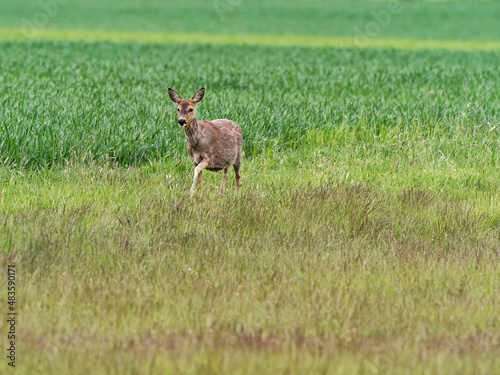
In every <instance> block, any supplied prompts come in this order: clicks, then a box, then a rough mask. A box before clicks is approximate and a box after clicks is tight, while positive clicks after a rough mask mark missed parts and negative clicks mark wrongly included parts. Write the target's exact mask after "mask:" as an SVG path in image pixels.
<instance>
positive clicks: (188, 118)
mask: <svg viewBox="0 0 500 375" xmlns="http://www.w3.org/2000/svg"><path fill="white" fill-rule="evenodd" d="M204 95H205V88H204V87H202V88H201V89H200V90H199V91H198V92H197V93H196V94H194V96H193V97H192V98H191V99H190V100H187V99H182V98H181V96H180V95H179V94H178V93H176V92H175V91H174V90H172V89H170V88H169V89H168V96H170V99H171V100H172V101H173V102H174V103H176V104H177V115H178V116H179V125H180V126H182V127H184V126H188V127H189V126H190V125H191V124H192V123H193V122H194V121H195V120H196V114H195V112H194V110H195V108H196V104H198V103H199V102H201V100H202V99H203V96H204Z"/></svg>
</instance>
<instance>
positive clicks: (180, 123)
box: [179, 118, 186, 126]
mask: <svg viewBox="0 0 500 375" xmlns="http://www.w3.org/2000/svg"><path fill="white" fill-rule="evenodd" d="M179 125H181V126H184V125H186V119H183V118H180V119H179Z"/></svg>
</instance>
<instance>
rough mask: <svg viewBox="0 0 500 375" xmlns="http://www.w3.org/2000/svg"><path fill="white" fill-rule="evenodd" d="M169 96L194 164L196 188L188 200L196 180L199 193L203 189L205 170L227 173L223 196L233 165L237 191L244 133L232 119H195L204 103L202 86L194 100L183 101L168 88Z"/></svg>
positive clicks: (223, 181)
mask: <svg viewBox="0 0 500 375" xmlns="http://www.w3.org/2000/svg"><path fill="white" fill-rule="evenodd" d="M168 95H169V96H170V99H172V101H173V102H174V103H176V104H177V114H178V116H179V125H180V126H182V127H184V132H185V133H186V141H187V152H188V154H189V156H191V159H193V162H194V165H195V166H196V167H195V169H194V178H193V185H192V186H191V190H190V192H189V199H192V198H193V197H194V194H195V187H196V180H198V187H199V189H200V192H201V191H202V188H203V170H204V169H207V170H209V171H212V172H217V171H220V170H224V175H223V177H222V186H221V187H220V192H221V194H224V188H225V183H226V176H227V170H228V169H229V167H230V166H231V165H232V166H233V168H234V173H235V178H236V189H237V190H238V188H239V187H240V186H241V178H240V163H241V149H242V146H243V133H242V132H241V129H240V127H239V126H238V124H237V123H235V122H234V121H231V120H213V121H200V122H198V121H197V120H196V115H195V112H194V110H195V107H196V104H197V103H199V102H201V100H202V99H203V96H204V95H205V88H204V87H203V88H202V89H201V90H199V91H198V92H197V93H196V94H194V96H193V98H192V99H191V100H187V99H182V98H181V96H180V95H179V94H178V93H176V92H175V91H174V90H172V89H170V88H169V89H168Z"/></svg>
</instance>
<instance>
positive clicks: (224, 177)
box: [220, 167, 227, 194]
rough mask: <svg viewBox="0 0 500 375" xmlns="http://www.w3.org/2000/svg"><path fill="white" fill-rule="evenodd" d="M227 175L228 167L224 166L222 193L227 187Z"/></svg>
mask: <svg viewBox="0 0 500 375" xmlns="http://www.w3.org/2000/svg"><path fill="white" fill-rule="evenodd" d="M226 177H227V167H226V168H224V175H223V176H222V186H221V187H220V193H221V194H224V189H225V187H226Z"/></svg>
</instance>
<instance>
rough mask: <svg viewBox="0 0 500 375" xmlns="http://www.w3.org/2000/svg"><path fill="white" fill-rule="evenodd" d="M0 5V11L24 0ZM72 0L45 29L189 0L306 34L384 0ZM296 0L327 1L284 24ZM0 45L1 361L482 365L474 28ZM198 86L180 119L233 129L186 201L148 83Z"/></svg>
mask: <svg viewBox="0 0 500 375" xmlns="http://www.w3.org/2000/svg"><path fill="white" fill-rule="evenodd" d="M0 3H1V4H2V6H5V8H4V9H6V11H5V12H3V13H1V14H0V28H7V29H9V30H13V31H14V32H16V30H18V29H17V28H18V27H20V24H19V17H20V16H21V15H29V14H31V13H30V12H31V10H33V11H35V10H36V9H38V8H37V7H38V6H39V5H38V4H37V3H35V2H33V1H25V2H24V3H23V4H24V5H25V6H26V8H21V7H20V6H19V5H17V3H7V2H3V1H2V2H0ZM85 4H87V5H82V4H80V3H72V2H70V3H68V4H67V6H66V8H61V14H59V15H57V16H56V17H53V18H51V21H50V22H51V24H49V25H47V27H49V28H53V29H59V30H61V31H62V32H64V31H65V30H67V29H70V26H71V28H75V29H78V28H81V29H82V30H83V29H87V30H103V28H102V27H101V26H100V25H101V24H102V25H106V29H111V30H117V31H118V32H120V30H124V29H126V30H129V31H130V30H132V31H133V30H147V31H148V32H166V33H168V32H171V31H176V30H175V27H174V26H175V25H174V23H173V22H172V19H171V18H169V14H170V13H169V12H170V11H172V9H174V10H176V12H178V14H182V17H188V16H187V15H186V14H185V13H182V12H179V11H178V9H180V8H182V7H188V5H189V6H191V7H193V6H196V7H198V8H195V10H194V11H193V13H194V16H195V17H199V20H200V21H199V22H197V23H196V27H195V28H194V29H192V30H190V31H192V32H207V33H210V32H220V33H221V34H225V33H226V34H228V35H231V34H232V33H243V34H244V33H247V34H249V35H250V34H252V33H256V32H258V31H256V30H257V28H258V27H257V26H258V24H256V25H254V24H245V23H243V21H242V20H243V19H244V18H245V17H244V14H245V12H252V11H254V12H256V13H255V14H254V16H255V17H253V19H259V20H260V26H261V28H260V29H259V30H260V32H261V33H262V35H264V36H265V35H285V34H287V33H290V32H291V30H292V29H293V30H294V32H295V33H296V34H297V35H306V36H307V35H309V34H307V31H309V32H310V33H312V35H316V34H318V35H323V36H325V37H330V36H338V35H341V31H342V30H344V31H345V30H351V31H352V27H353V25H355V24H356V22H358V21H353V19H354V20H359V19H363V17H365V20H366V17H370V14H371V13H370V12H371V11H372V10H373V9H374V8H375V9H382V8H383V7H385V6H386V4H385V3H377V2H370V3H355V5H354V8H349V9H351V11H349V9H348V7H347V5H346V4H345V3H336V2H326V1H315V2H305V1H299V0H296V1H295V3H294V5H296V7H290V6H286V4H285V3H284V2H280V1H276V2H273V3H272V4H273V6H271V5H267V6H265V5H262V4H260V3H259V2H252V3H250V2H243V3H242V4H241V5H240V7H236V8H235V9H234V10H232V11H231V12H232V14H235V15H236V16H235V17H236V20H233V21H228V22H227V23H223V26H221V28H220V29H212V27H213V26H211V25H212V23H213V19H214V17H201V16H200V14H201V9H202V8H203V7H207V6H208V5H206V3H205V2H193V3H189V2H176V3H175V4H170V6H171V7H172V8H168V9H167V8H166V7H165V6H164V5H163V7H162V5H161V4H160V3H159V2H154V1H152V0H148V1H147V2H145V3H144V4H145V5H144V6H141V7H140V8H137V7H138V5H137V4H138V2H133V1H131V0H130V1H126V2H124V3H123V4H122V5H121V6H120V7H119V6H117V5H116V3H113V2H112V1H110V0H105V1H101V2H99V4H98V3H97V2H96V3H94V2H88V3H85ZM134 4H135V8H134V6H133V5H134ZM259 4H260V5H262V6H261V7H259V6H258V5H259ZM498 4H499V3H498V2H484V3H481V6H477V4H472V3H467V2H456V3H455V2H444V3H441V2H439V3H423V2H422V3H420V2H418V3H407V4H406V3H405V4H404V5H405V7H406V6H408V7H414V9H419V11H420V12H422V14H429V15H430V18H429V17H428V18H425V20H426V21H425V22H423V23H422V24H421V25H420V26H418V27H417V26H416V27H415V28H409V29H405V28H403V27H402V26H401V25H399V24H398V22H403V21H401V20H396V19H395V20H394V22H395V24H391V26H390V27H388V28H386V29H384V31H383V33H382V34H381V37H384V38H395V37H400V38H417V37H418V38H420V39H424V40H425V39H426V38H431V35H430V34H429V35H428V36H426V35H425V33H424V34H422V33H420V34H418V28H419V27H420V28H421V30H424V29H425V28H426V27H427V26H429V25H431V24H432V23H433V22H438V21H439V20H440V22H441V24H442V25H443V27H442V29H440V30H441V31H439V30H437V31H435V32H436V34H435V35H437V36H438V37H439V38H441V39H443V40H446V39H449V40H463V39H467V38H468V39H469V40H470V41H471V43H474V41H476V40H477V41H478V43H479V41H481V40H482V41H491V42H495V43H496V42H498V41H500V36H499V35H497V34H495V33H496V32H497V31H498V30H496V29H494V28H491V27H489V29H490V32H489V33H488V22H490V21H491V23H490V24H489V26H491V25H492V24H493V17H494V15H495V14H496V13H495V12H498V6H496V7H495V5H498ZM289 5H290V4H289ZM86 6H88V7H89V8H88V9H89V12H90V11H91V10H93V11H94V12H95V11H96V10H100V11H101V12H95V14H96V16H95V17H85V14H86V13H85V12H82V11H81V9H80V11H77V10H75V7H80V8H81V7H86ZM270 8H272V9H274V11H275V13H274V14H279V15H282V21H280V22H275V23H272V22H268V21H269V20H270V18H266V16H265V15H266V14H268V13H266V12H270V13H269V14H268V16H269V17H270V14H272V12H271V11H270V10H269V9H270ZM23 9H24V10H23ZM138 9H139V10H141V11H143V12H144V13H143V14H142V15H141V16H140V17H137V18H136V19H135V21H133V20H132V19H131V18H128V17H132V14H133V12H134V11H138ZM308 9H309V10H311V9H313V10H314V9H316V10H322V11H323V14H334V13H335V14H337V13H338V14H339V16H338V17H339V19H344V21H343V22H345V23H344V24H343V26H342V24H341V25H340V26H338V25H337V26H332V27H328V26H327V21H326V20H325V21H321V19H322V18H321V17H320V18H319V20H318V22H317V23H315V24H314V26H313V28H314V27H316V28H317V29H307V28H306V21H305V20H308V24H311V19H312V18H314V17H313V14H315V13H314V12H312V11H311V13H307V12H306V10H308ZM439 9H441V11H440V10H439ZM450 9H452V10H454V12H455V13H453V14H454V16H455V21H456V22H452V21H450V20H449V19H448V18H447V17H446V14H447V12H446V10H450ZM28 10H29V11H28ZM160 10H162V11H163V13H162V12H160ZM208 11H213V9H212V10H206V12H208ZM64 12H67V13H64ZM120 12H122V13H124V15H122V16H120V17H118V16H117V17H116V18H110V17H108V18H106V15H113V14H121V13H120ZM148 12H149V13H148ZM258 12H261V13H262V14H261V13H258ZM301 12H302V13H301ZM304 12H305V13H304ZM342 12H343V13H342ZM350 12H352V14H351V13H350ZM460 12H463V13H460ZM467 12H469V13H468V14H469V15H470V14H476V13H477V14H479V13H481V14H483V13H484V19H483V22H469V23H465V21H463V22H464V23H461V22H462V21H460V20H461V18H460V16H459V15H460V14H464V17H465V14H466V13H467ZM474 12H475V13H474ZM176 14H177V13H176ZM301 14H302V15H303V14H306V15H307V17H305V16H304V17H301ZM342 14H344V15H346V14H347V15H349V14H351V15H352V17H349V16H345V17H341V16H340V15H342ZM404 14H406V13H402V17H407V18H406V19H407V20H408V19H409V18H408V17H410V16H409V14H410V13H408V14H406V16H405V15H404ZM413 14H415V13H413ZM163 15H164V16H165V17H162V16H163ZM259 15H260V16H259ZM68 17H69V18H68ZM71 17H73V18H71ZM238 17H240V18H239V23H238V21H237V20H238ZM433 17H434V18H433ZM182 19H183V18H181V19H180V20H182ZM185 19H187V18H184V20H185ZM104 20H106V21H104ZM141 20H142V21H141ZM145 20H150V22H146V21H145ZM161 20H165V22H164V23H162V21H161ZM210 20H211V21H210ZM293 20H296V21H297V22H299V21H300V22H302V24H301V25H302V26H300V25H299V26H297V27H293V26H292V25H293V24H294V23H293V22H292V21H293ZM433 20H434V21H433ZM488 20H489V21H488ZM99 22H101V23H99ZM141 22H144V24H142V23H141ZM289 22H290V23H289ZM300 22H299V23H300ZM181 23H182V22H181ZM146 24H147V26H146ZM460 24H462V25H464V26H463V27H462V29H463V30H458V29H459V28H458V27H457V26H456V25H460ZM322 25H323V26H322ZM397 25H399V26H397ZM426 25H427V26H426ZM445 25H449V26H446V27H445ZM393 27H394V29H392V28H393ZM453 27H454V28H455V29H453ZM301 28H303V29H301ZM336 28H337V29H336ZM410 29H411V30H410ZM465 29H466V31H467V30H468V33H467V32H466V31H464V30H465ZM391 30H392V31H391ZM397 30H403V31H401V33H398V31H397ZM495 30H496V31H495ZM177 31H179V30H177ZM461 33H462V34H461ZM465 33H467V35H468V36H467V37H465V36H464V35H463V34H465ZM417 34H418V36H417ZM0 35H1V32H0ZM351 36H352V35H351ZM435 38H437V37H436V36H435ZM431 42H432V41H431ZM0 51H1V54H0V164H1V167H0V267H1V268H2V269H3V270H5V269H6V268H7V264H15V265H16V268H17V272H18V276H17V288H18V289H17V296H18V303H17V305H18V306H17V307H18V313H19V325H18V333H19V336H18V338H17V342H18V358H17V360H18V366H17V368H16V369H15V371H13V369H12V368H10V367H8V365H7V360H6V359H5V358H4V359H2V360H1V361H0V372H2V373H16V374H88V373H92V374H97V375H99V374H316V373H324V374H440V375H441V374H457V373H460V374H485V375H486V374H488V375H489V374H495V373H498V369H499V368H500V359H499V357H498V352H499V350H500V316H499V314H498V309H499V307H500V273H499V271H498V262H499V255H500V254H499V250H500V241H499V238H500V213H499V211H498V207H499V204H500V188H499V185H498V181H500V170H499V168H498V167H499V163H500V154H499V152H498V147H499V143H500V90H499V82H500V64H499V63H500V52H499V51H498V50H493V51H460V50H456V51H451V50H434V49H419V50H411V49H399V48H398V49H396V48H362V49H360V48H326V47H317V48H306V47H300V46H287V47H283V46H269V45H245V46H241V45H237V44H213V43H209V44H205V43H173V44H170V43H131V42H122V43H113V42H106V41H101V42H85V41H80V42H75V41H70V40H69V41H64V40H57V41H50V40H24V39H23V38H18V39H16V40H11V41H0ZM201 86H205V87H206V88H207V93H206V95H205V98H204V100H203V102H201V103H200V104H199V105H198V107H197V117H198V119H214V118H231V119H233V120H235V121H237V122H238V123H239V124H240V125H241V127H242V129H243V134H244V140H245V143H244V153H245V157H244V160H243V163H242V170H241V173H242V179H243V187H242V189H241V191H240V193H239V194H237V193H236V189H235V184H234V179H233V178H232V176H233V175H232V171H231V172H230V175H229V177H230V178H229V180H228V181H229V183H228V184H227V185H226V187H227V194H226V195H224V196H220V195H219V194H218V186H219V184H220V180H221V178H222V176H221V174H220V173H219V174H214V173H205V175H204V177H205V189H204V192H203V194H199V193H198V194H197V196H196V198H195V199H194V200H193V201H188V200H187V194H188V190H189V186H190V184H191V180H192V173H193V167H192V163H191V161H190V160H189V158H188V156H187V153H186V151H185V137H184V134H183V131H182V129H181V128H180V127H179V126H178V125H177V124H176V113H175V105H174V104H172V103H171V102H170V99H169V98H168V93H167V88H168V87H172V88H174V89H175V90H177V91H178V92H179V93H180V94H181V95H183V96H186V97H188V96H190V95H192V94H194V92H195V91H196V90H198V89H199V88H200V87H201ZM1 274H2V276H1V277H0V282H1V283H2V285H5V284H6V276H5V272H2V273H1ZM1 306H2V313H4V311H3V306H4V304H3V302H2V304H1ZM6 329H7V323H6V321H5V319H2V320H0V332H1V335H2V340H0V342H2V345H3V346H6V344H7V339H6V338H5V335H4V332H6Z"/></svg>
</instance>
